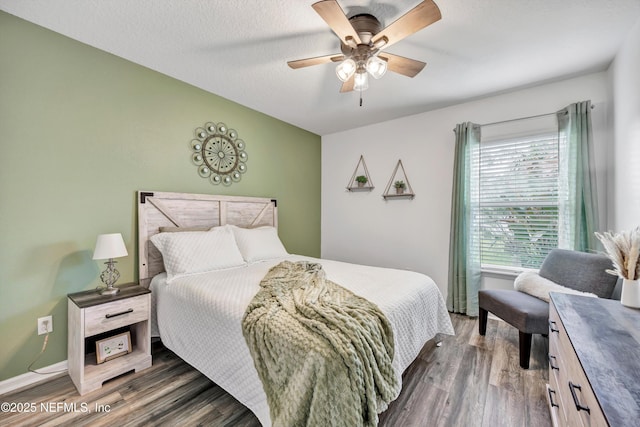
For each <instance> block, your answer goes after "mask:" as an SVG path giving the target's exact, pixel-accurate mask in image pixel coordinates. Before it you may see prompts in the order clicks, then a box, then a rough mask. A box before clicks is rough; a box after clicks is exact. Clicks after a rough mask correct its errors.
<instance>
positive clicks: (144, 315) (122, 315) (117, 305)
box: [84, 294, 149, 337]
mask: <svg viewBox="0 0 640 427" xmlns="http://www.w3.org/2000/svg"><path fill="white" fill-rule="evenodd" d="M148 318H149V294H145V295H139V296H137V297H133V298H126V299H122V300H117V301H113V302H110V303H106V304H100V305H96V306H93V307H88V308H86V309H85V315H84V336H85V337H90V336H92V335H96V334H99V333H101V332H106V331H110V330H113V329H117V328H119V327H121V326H127V325H131V324H133V323H137V322H142V321H145V320H147V319H148Z"/></svg>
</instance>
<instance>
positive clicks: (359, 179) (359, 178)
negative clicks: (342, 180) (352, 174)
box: [356, 175, 369, 187]
mask: <svg viewBox="0 0 640 427" xmlns="http://www.w3.org/2000/svg"><path fill="white" fill-rule="evenodd" d="M368 181H369V178H367V177H366V176H364V175H358V176H356V182H357V183H358V187H364V185H365V184H366V183H367V182H368Z"/></svg>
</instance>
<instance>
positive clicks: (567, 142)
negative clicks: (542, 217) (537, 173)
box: [557, 101, 598, 252]
mask: <svg viewBox="0 0 640 427" xmlns="http://www.w3.org/2000/svg"><path fill="white" fill-rule="evenodd" d="M557 116H558V136H559V144H560V146H559V148H560V151H559V156H560V158H559V161H560V183H559V184H560V185H559V189H558V191H559V194H558V197H559V205H560V206H559V224H558V234H559V235H558V246H559V247H560V248H564V249H572V250H576V251H582V252H589V251H595V250H596V248H597V240H596V238H595V235H594V232H595V231H598V209H597V194H596V176H595V168H594V165H593V130H592V127H591V101H584V102H578V103H575V104H571V105H569V106H567V107H566V108H564V109H562V110H560V111H558V112H557Z"/></svg>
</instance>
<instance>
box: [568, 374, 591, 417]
mask: <svg viewBox="0 0 640 427" xmlns="http://www.w3.org/2000/svg"><path fill="white" fill-rule="evenodd" d="M576 389H578V390H582V387H581V386H580V385H578V384H574V383H572V382H571V381H569V390H571V397H573V403H575V404H576V410H577V411H587V414H591V410H590V409H589V407H588V406H583V405H582V404H581V403H580V401H579V400H578V395H576Z"/></svg>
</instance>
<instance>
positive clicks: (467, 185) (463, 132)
mask: <svg viewBox="0 0 640 427" xmlns="http://www.w3.org/2000/svg"><path fill="white" fill-rule="evenodd" d="M455 134H456V148H455V159H454V175H453V194H452V198H451V232H450V239H449V242H450V243H449V245H450V246H449V281H448V292H447V308H448V309H449V311H451V312H454V313H463V314H467V315H469V316H477V315H478V289H480V250H479V241H478V236H477V234H476V233H475V232H474V229H476V228H477V227H472V222H473V221H474V218H475V215H474V211H475V209H476V208H477V205H478V190H477V186H476V183H477V182H478V179H473V180H472V179H471V177H472V176H476V177H477V173H478V171H477V166H475V165H477V162H473V161H472V158H473V156H474V155H476V156H477V155H478V148H479V144H480V125H477V124H474V123H469V122H467V123H462V124H458V125H456V129H455Z"/></svg>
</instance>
